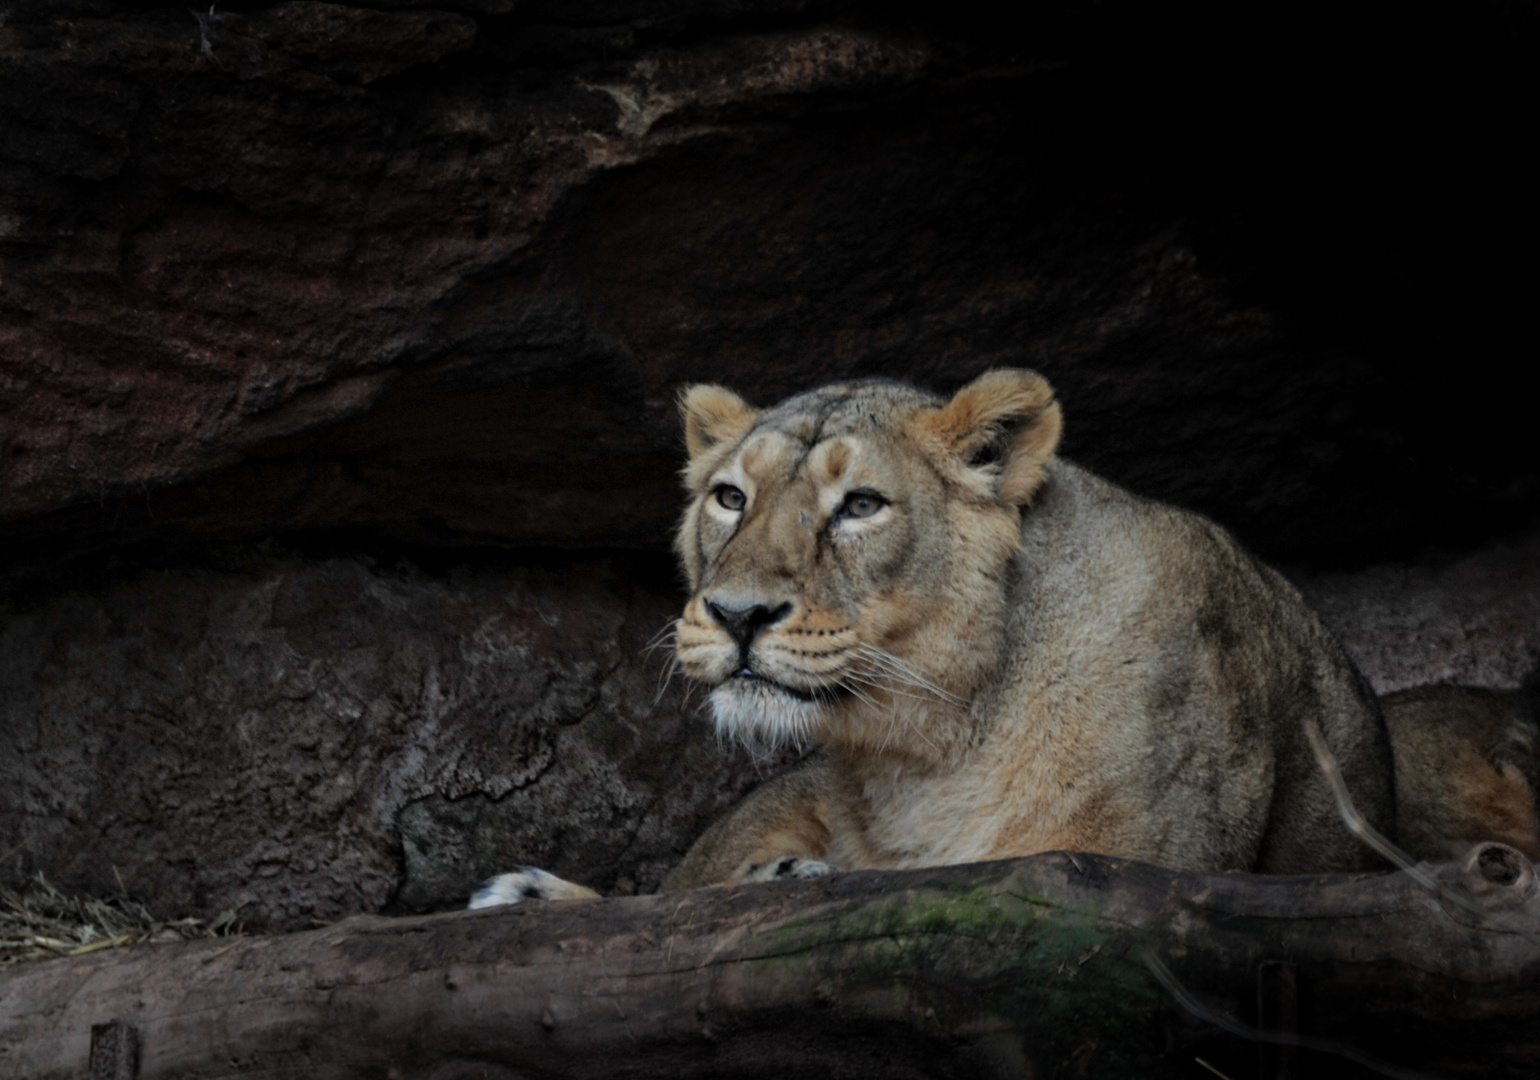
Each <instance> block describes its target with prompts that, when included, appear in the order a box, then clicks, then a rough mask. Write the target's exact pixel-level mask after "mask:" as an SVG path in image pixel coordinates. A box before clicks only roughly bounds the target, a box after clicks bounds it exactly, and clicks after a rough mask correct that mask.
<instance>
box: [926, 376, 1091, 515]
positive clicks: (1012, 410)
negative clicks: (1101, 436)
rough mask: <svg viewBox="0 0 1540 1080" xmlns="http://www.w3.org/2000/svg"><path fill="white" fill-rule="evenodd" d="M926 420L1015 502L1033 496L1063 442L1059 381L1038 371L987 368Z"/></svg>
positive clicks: (999, 493)
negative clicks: (1056, 392) (1056, 391)
mask: <svg viewBox="0 0 1540 1080" xmlns="http://www.w3.org/2000/svg"><path fill="white" fill-rule="evenodd" d="M922 423H923V424H924V426H925V427H926V428H927V429H928V430H929V432H930V435H931V437H932V438H934V439H936V440H938V441H939V442H940V443H941V444H942V446H944V447H945V448H946V449H947V450H948V451H949V452H951V453H952V454H955V455H957V456H958V457H960V458H962V460H963V463H964V464H965V465H966V466H968V472H969V473H971V474H972V475H973V476H974V477H975V478H983V477H987V478H988V482H989V484H990V486H991V487H992V488H993V490H992V492H991V494H992V495H993V496H994V497H995V498H997V499H999V500H1000V501H1001V502H1003V503H1007V504H1008V505H1011V506H1025V505H1027V503H1029V502H1031V501H1032V496H1033V495H1034V494H1035V493H1036V492H1037V489H1038V488H1040V487H1041V486H1042V484H1043V481H1044V480H1045V479H1047V477H1048V472H1047V465H1048V461H1049V459H1051V458H1052V457H1053V454H1054V451H1055V450H1057V449H1058V448H1059V436H1060V434H1061V433H1062V432H1063V430H1064V420H1063V414H1062V413H1061V412H1060V410H1059V403H1058V402H1057V401H1055V400H1054V399H1053V387H1051V386H1049V385H1048V380H1047V379H1045V378H1043V377H1042V376H1041V375H1039V374H1038V373H1037V372H1035V371H1026V370H1024V369H1017V368H1000V369H996V370H994V371H986V372H985V373H984V374H982V375H980V376H979V377H978V378H977V379H974V380H973V381H972V382H971V383H969V384H968V385H967V386H965V387H963V388H962V389H961V390H959V391H957V393H956V394H955V395H954V396H953V397H952V400H951V401H949V402H947V403H946V404H945V405H943V406H942V407H941V408H940V409H938V410H937V411H935V412H934V413H930V414H928V415H926V416H924V417H923V419H922Z"/></svg>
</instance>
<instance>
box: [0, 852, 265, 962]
mask: <svg viewBox="0 0 1540 1080" xmlns="http://www.w3.org/2000/svg"><path fill="white" fill-rule="evenodd" d="M240 932H241V925H240V923H239V922H238V921H237V920H236V917H235V912H233V911H226V912H224V913H223V914H221V915H219V916H218V917H217V918H215V919H213V920H211V921H205V920H203V919H191V918H189V919H176V920H174V921H169V922H168V921H165V920H162V919H157V918H156V917H155V916H154V915H152V914H150V912H149V909H147V908H146V907H145V906H144V905H143V904H138V903H135V902H134V901H132V900H129V899H127V898H123V899H112V900H98V899H96V898H95V897H88V896H66V895H65V894H64V893H61V892H60V891H59V890H58V889H56V888H54V887H53V886H52V885H50V884H49V883H48V882H47V881H46V880H45V879H44V878H43V876H42V874H39V875H38V877H37V881H36V882H35V883H34V884H33V885H32V886H31V887H29V888H28V889H27V890H26V891H25V892H15V891H14V890H11V889H8V888H6V887H5V886H3V885H0V964H9V963H15V962H17V961H19V960H41V959H44V958H47V957H51V956H79V955H81V954H82V953H88V952H95V951H96V950H98V949H111V948H116V947H118V946H120V945H132V944H134V943H135V942H139V941H181V940H183V939H187V938H207V937H224V936H226V935H229V934H237V933H240Z"/></svg>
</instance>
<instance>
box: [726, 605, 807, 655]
mask: <svg viewBox="0 0 1540 1080" xmlns="http://www.w3.org/2000/svg"><path fill="white" fill-rule="evenodd" d="M706 610H707V611H709V612H710V613H711V617H712V618H713V619H715V620H716V621H717V622H718V623H719V624H720V625H721V627H722V629H723V630H726V631H727V632H728V633H729V634H731V635H732V637H733V640H734V641H736V642H737V643H738V648H739V649H740V650H742V651H743V652H744V653H747V652H748V651H749V645H750V644H751V643H752V642H753V641H754V638H755V636H756V635H757V634H758V633H759V632H760V631H761V630H763V629H764V628H765V627H767V626H769V625H771V624H772V623H778V622H780V621H781V620H782V619H784V618H786V616H788V615H790V614H791V605H790V604H782V605H781V606H780V607H778V608H775V609H773V610H772V609H771V608H769V607H767V606H766V605H764V604H755V605H754V606H753V607H746V608H737V609H734V608H726V607H723V606H722V605H721V604H713V603H712V602H711V601H710V600H707V601H706Z"/></svg>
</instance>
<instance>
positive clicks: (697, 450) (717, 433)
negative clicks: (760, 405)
mask: <svg viewBox="0 0 1540 1080" xmlns="http://www.w3.org/2000/svg"><path fill="white" fill-rule="evenodd" d="M679 415H680V416H682V417H683V418H684V444H685V447H686V448H687V449H688V450H689V452H690V459H691V460H692V461H693V460H694V459H696V458H698V457H700V456H701V455H702V454H705V453H709V452H710V451H711V449H712V448H713V447H715V446H718V445H719V444H721V443H722V441H723V440H726V439H738V438H741V437H742V436H744V435H745V434H747V433H748V430H749V428H751V427H753V426H754V421H755V420H758V419H759V410H758V409H756V408H754V406H752V405H750V404H749V403H748V402H747V401H744V400H743V399H742V398H741V397H739V396H738V395H737V394H735V393H733V392H732V391H731V390H729V389H727V388H726V387H725V386H713V385H711V384H710V383H698V384H696V385H695V386H692V387H689V388H688V389H686V390H685V391H684V392H683V393H682V394H680V395H679Z"/></svg>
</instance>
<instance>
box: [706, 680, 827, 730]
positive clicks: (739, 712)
mask: <svg viewBox="0 0 1540 1080" xmlns="http://www.w3.org/2000/svg"><path fill="white" fill-rule="evenodd" d="M823 711H824V706H823V704H821V703H820V702H818V701H817V700H815V699H814V698H813V697H812V696H811V695H807V694H800V693H798V692H796V691H794V690H792V689H790V688H789V687H785V686H782V685H781V684H780V683H775V682H771V681H769V680H768V679H761V678H756V677H745V676H741V675H735V676H733V677H732V678H730V679H728V680H727V681H726V682H724V683H722V684H721V685H720V686H718V687H717V688H716V689H715V690H713V691H711V712H712V715H713V716H714V717H715V718H716V725H717V734H718V735H719V736H721V737H723V738H734V739H739V740H741V741H743V742H749V743H758V744H761V745H765V746H770V747H780V746H786V745H789V744H790V745H797V744H801V743H805V742H807V741H808V740H809V739H811V738H813V736H814V729H815V728H816V727H817V725H818V722H819V720H821V719H822V717H823Z"/></svg>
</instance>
